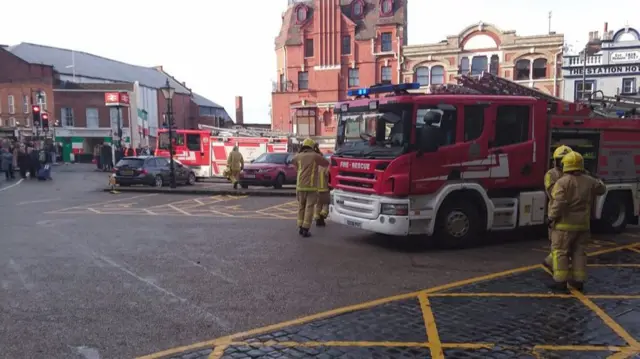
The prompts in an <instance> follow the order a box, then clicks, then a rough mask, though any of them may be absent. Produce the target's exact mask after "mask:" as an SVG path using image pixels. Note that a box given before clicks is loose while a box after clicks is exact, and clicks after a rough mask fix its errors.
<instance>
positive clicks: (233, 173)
mask: <svg viewBox="0 0 640 359" xmlns="http://www.w3.org/2000/svg"><path fill="white" fill-rule="evenodd" d="M227 168H228V169H229V179H230V180H231V183H233V189H238V176H239V175H240V172H241V171H242V170H243V169H244V158H242V153H240V151H239V150H238V145H235V146H233V150H232V151H231V153H229V157H227Z"/></svg>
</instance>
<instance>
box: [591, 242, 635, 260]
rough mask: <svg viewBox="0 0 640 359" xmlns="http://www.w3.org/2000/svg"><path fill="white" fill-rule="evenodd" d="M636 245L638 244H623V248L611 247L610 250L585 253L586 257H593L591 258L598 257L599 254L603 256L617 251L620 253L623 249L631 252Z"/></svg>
mask: <svg viewBox="0 0 640 359" xmlns="http://www.w3.org/2000/svg"><path fill="white" fill-rule="evenodd" d="M637 245H638V243H633V244H625V245H623V246H616V247H611V248H607V249H602V250H599V251H595V252H591V253H587V256H588V257H593V256H598V255H601V254H605V253H611V252H618V251H621V250H623V249H631V250H633V249H634V248H635V247H636V246H637Z"/></svg>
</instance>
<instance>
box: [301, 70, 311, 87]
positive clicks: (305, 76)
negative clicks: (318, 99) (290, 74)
mask: <svg viewBox="0 0 640 359" xmlns="http://www.w3.org/2000/svg"><path fill="white" fill-rule="evenodd" d="M308 89H309V73H308V72H306V71H300V72H298V90H308Z"/></svg>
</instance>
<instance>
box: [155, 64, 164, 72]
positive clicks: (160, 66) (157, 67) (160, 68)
mask: <svg viewBox="0 0 640 359" xmlns="http://www.w3.org/2000/svg"><path fill="white" fill-rule="evenodd" d="M154 68H155V69H156V70H158V71H164V70H162V65H158V66H154Z"/></svg>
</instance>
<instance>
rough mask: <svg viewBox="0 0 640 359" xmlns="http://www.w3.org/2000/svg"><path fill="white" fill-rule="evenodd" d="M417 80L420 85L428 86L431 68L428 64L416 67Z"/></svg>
mask: <svg viewBox="0 0 640 359" xmlns="http://www.w3.org/2000/svg"><path fill="white" fill-rule="evenodd" d="M416 82H417V83H419V84H420V86H427V85H428V84H429V68H428V67H426V66H420V67H418V68H417V69H416Z"/></svg>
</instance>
